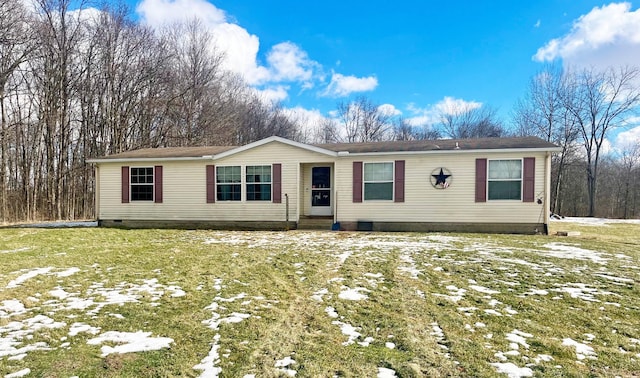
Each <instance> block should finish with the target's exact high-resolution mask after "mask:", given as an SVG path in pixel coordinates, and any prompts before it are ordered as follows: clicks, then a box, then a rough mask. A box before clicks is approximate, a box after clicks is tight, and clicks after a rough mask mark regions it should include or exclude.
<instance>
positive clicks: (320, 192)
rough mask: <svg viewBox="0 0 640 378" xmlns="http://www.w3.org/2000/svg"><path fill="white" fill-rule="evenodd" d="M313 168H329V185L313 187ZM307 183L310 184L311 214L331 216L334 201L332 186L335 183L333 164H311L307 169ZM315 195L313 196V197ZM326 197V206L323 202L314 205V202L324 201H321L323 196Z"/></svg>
mask: <svg viewBox="0 0 640 378" xmlns="http://www.w3.org/2000/svg"><path fill="white" fill-rule="evenodd" d="M315 168H329V187H328V188H327V187H326V185H323V186H322V187H318V188H316V187H314V183H313V170H314V169H315ZM309 183H310V184H311V185H310V186H311V189H310V191H311V192H310V196H309V198H310V201H311V213H310V215H311V216H331V215H333V203H334V198H333V190H334V188H333V186H334V185H335V182H334V178H333V165H331V164H314V165H312V166H311V169H310V170H309ZM314 197H315V198H314ZM327 197H328V202H329V204H328V206H327V205H325V204H323V205H322V206H314V203H318V202H320V203H323V202H325V201H323V198H327Z"/></svg>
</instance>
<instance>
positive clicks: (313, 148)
mask: <svg viewBox="0 0 640 378" xmlns="http://www.w3.org/2000/svg"><path fill="white" fill-rule="evenodd" d="M271 142H280V143H283V144H286V145H289V146H293V147H297V148H301V149H303V150H307V151H313V152H317V153H319V154H323V155H327V156H338V153H337V152H334V151H331V150H327V149H324V148H320V147H316V146H312V145H309V144H305V143H300V142H295V141H293V140H290V139H286V138H283V137H279V136H270V137H268V138H264V139H260V140H258V141H255V142H252V143H249V144H245V145H244V146H240V147H237V148H234V149H231V150H228V151H225V152H221V153H219V154H217V155H214V156H213V159H214V160H217V159H222V158H224V157H227V156H231V155H235V154H237V153H240V152H243V151H247V150H250V149H252V148H256V147H259V146H262V145H265V144H268V143H271Z"/></svg>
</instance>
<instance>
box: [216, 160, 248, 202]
mask: <svg viewBox="0 0 640 378" xmlns="http://www.w3.org/2000/svg"><path fill="white" fill-rule="evenodd" d="M228 167H240V182H239V183H223V184H218V168H228ZM243 169H244V166H242V165H216V166H215V172H214V176H215V177H214V192H215V196H216V197H215V198H216V203H217V202H220V203H238V202H244V193H245V191H244V190H242V186H243V185H244V175H243V174H242V172H243ZM238 184H240V200H238V201H235V200H221V199H218V185H238Z"/></svg>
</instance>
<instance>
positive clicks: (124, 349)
mask: <svg viewBox="0 0 640 378" xmlns="http://www.w3.org/2000/svg"><path fill="white" fill-rule="evenodd" d="M150 336H151V332H142V331H138V332H117V331H109V332H105V333H103V334H101V335H100V336H98V337H94V338H93V339H89V340H87V344H89V345H100V344H103V343H106V342H110V343H116V344H121V345H117V346H115V347H110V346H108V345H104V346H102V348H100V351H101V352H102V357H106V356H108V355H110V354H112V353H118V354H125V353H134V352H145V351H150V350H160V349H165V348H169V347H170V344H171V343H173V339H172V338H169V337H150Z"/></svg>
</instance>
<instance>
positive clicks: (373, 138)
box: [338, 97, 392, 143]
mask: <svg viewBox="0 0 640 378" xmlns="http://www.w3.org/2000/svg"><path fill="white" fill-rule="evenodd" d="M338 119H339V122H340V123H341V124H342V126H343V127H344V129H345V134H346V141H347V142H349V143H354V142H377V141H382V140H388V139H390V138H391V137H392V136H391V135H389V131H390V130H391V128H392V126H391V116H390V115H389V114H387V113H386V112H383V111H381V110H380V109H379V106H378V105H376V104H374V103H373V102H372V101H371V100H369V99H367V98H366V97H358V98H357V99H355V100H354V101H351V102H341V103H339V104H338Z"/></svg>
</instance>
